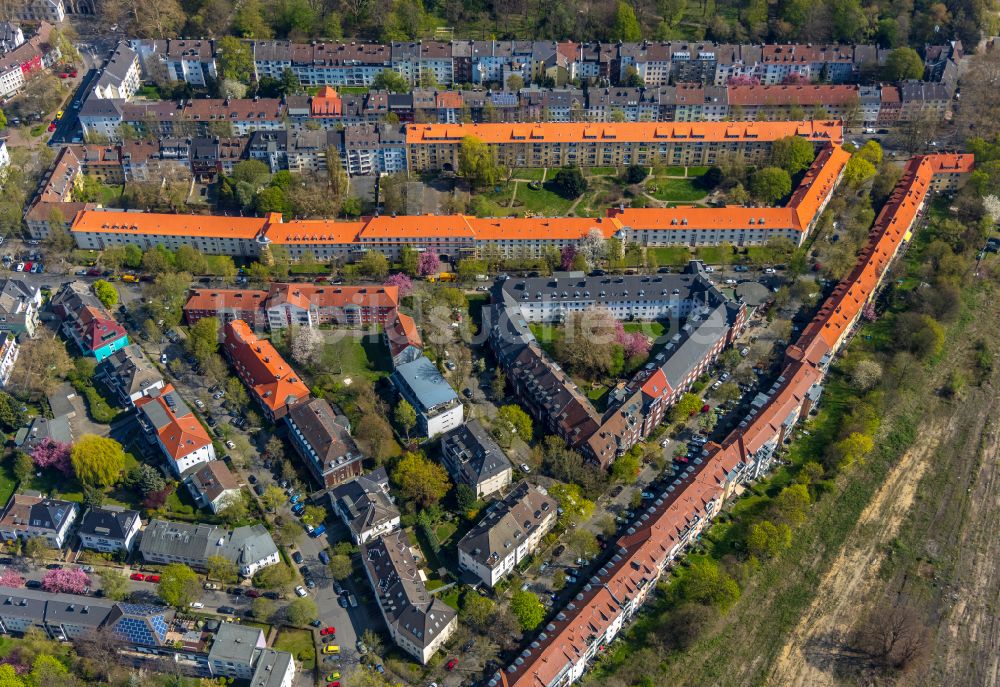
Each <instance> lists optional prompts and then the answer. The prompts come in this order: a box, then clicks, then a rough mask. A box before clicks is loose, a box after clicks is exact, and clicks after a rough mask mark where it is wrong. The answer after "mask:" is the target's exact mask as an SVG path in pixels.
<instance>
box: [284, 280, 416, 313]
mask: <svg viewBox="0 0 1000 687" xmlns="http://www.w3.org/2000/svg"><path fill="white" fill-rule="evenodd" d="M281 303H291V304H292V305H295V306H298V307H300V308H305V309H308V308H310V307H316V308H343V307H346V306H349V305H355V306H359V307H362V308H395V307H396V306H398V305H399V287H397V286H317V285H315V284H272V285H271V290H270V292H269V293H268V297H267V305H268V307H270V306H273V305H280V304H281Z"/></svg>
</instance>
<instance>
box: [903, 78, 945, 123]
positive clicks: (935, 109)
mask: <svg viewBox="0 0 1000 687" xmlns="http://www.w3.org/2000/svg"><path fill="white" fill-rule="evenodd" d="M954 94H955V90H954V87H949V85H948V84H944V83H930V82H927V81H903V82H901V83H900V84H899V99H900V109H899V119H900V121H904V122H908V121H916V120H921V119H923V120H927V121H933V122H942V121H944V120H946V119H949V118H950V117H951V101H952V96H953V95H954Z"/></svg>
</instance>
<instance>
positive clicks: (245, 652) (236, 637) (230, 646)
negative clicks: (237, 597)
mask: <svg viewBox="0 0 1000 687" xmlns="http://www.w3.org/2000/svg"><path fill="white" fill-rule="evenodd" d="M266 648H267V639H266V638H265V637H264V632H263V631H262V630H261V629H260V628H259V627H250V626H248V625H238V624H236V623H227V622H223V623H220V624H219V629H218V630H217V631H216V633H215V638H214V640H213V641H212V648H211V649H209V651H208V669H209V671H210V672H211V674H212V675H213V676H215V677H228V678H234V679H237V680H249V679H250V678H251V677H252V676H253V672H254V656H255V655H256V653H257V652H258V651H259V650H261V649H266Z"/></svg>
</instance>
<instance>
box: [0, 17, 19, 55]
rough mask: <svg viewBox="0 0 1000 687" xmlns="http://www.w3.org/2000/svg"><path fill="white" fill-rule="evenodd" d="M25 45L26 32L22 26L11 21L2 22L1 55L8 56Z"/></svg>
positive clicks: (0, 30)
mask: <svg viewBox="0 0 1000 687" xmlns="http://www.w3.org/2000/svg"><path fill="white" fill-rule="evenodd" d="M23 44H24V31H23V30H22V29H21V27H20V25H18V24H14V23H12V22H9V21H5V22H0V55H6V54H7V53H9V52H11V51H13V50H15V49H17V48H19V47H21V46H22V45H23Z"/></svg>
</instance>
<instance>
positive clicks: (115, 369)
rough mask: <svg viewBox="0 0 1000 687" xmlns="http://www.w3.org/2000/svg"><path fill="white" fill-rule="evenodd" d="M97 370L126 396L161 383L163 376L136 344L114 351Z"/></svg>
mask: <svg viewBox="0 0 1000 687" xmlns="http://www.w3.org/2000/svg"><path fill="white" fill-rule="evenodd" d="M99 368H100V369H101V372H102V373H103V374H104V375H106V376H107V377H108V379H111V380H113V382H114V385H115V386H116V387H117V388H119V389H121V390H122V391H123V392H124V393H125V394H126V395H128V396H131V395H132V394H135V393H138V392H140V391H143V390H144V389H146V388H147V387H150V386H152V385H154V384H156V383H157V382H161V381H163V375H161V374H160V372H159V370H157V369H156V368H155V367H153V364H152V363H151V362H150V361H149V358H147V357H146V355H145V354H144V353H143V352H142V349H141V348H140V347H139V346H138V345H137V344H129V345H128V346H126V347H125V348H122V349H119V350H117V351H115V352H114V353H112V354H111V355H110V356H108V357H107V358H105V359H104V360H102V361H101V363H100V365H99Z"/></svg>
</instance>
